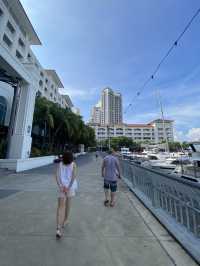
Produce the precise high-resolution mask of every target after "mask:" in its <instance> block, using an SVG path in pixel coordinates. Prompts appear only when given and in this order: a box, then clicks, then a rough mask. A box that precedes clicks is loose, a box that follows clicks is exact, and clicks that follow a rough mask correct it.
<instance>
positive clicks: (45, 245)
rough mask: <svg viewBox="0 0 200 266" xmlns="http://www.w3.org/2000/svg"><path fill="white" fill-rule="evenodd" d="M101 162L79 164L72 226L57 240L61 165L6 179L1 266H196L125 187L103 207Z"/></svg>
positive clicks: (1, 189) (2, 181) (0, 184)
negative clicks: (57, 176)
mask: <svg viewBox="0 0 200 266" xmlns="http://www.w3.org/2000/svg"><path fill="white" fill-rule="evenodd" d="M100 164H101V159H100V158H99V159H98V162H96V159H95V158H94V156H91V155H87V156H84V157H82V158H80V159H78V165H79V174H78V176H79V177H78V178H79V193H78V195H77V196H76V197H75V198H74V200H73V208H72V212H71V217H70V218H71V219H70V224H69V225H68V227H67V228H66V229H65V234H64V237H63V238H62V239H61V240H59V241H58V240H56V239H55V213H56V204H57V201H56V200H57V199H56V192H55V190H56V185H55V181H54V178H53V172H54V170H55V169H54V167H55V166H53V165H52V166H47V167H43V168H39V169H36V170H32V171H27V172H24V173H21V174H20V173H18V174H14V173H10V174H8V173H6V175H4V176H1V177H0V265H1V266H14V265H15V266H32V265H33V266H61V265H62V266H63V265H69V266H132V265H136V266H172V265H178V266H188V265H190V266H195V265H196V264H195V262H194V261H193V260H192V259H191V258H190V257H189V256H188V255H187V254H186V253H185V251H184V250H183V249H182V248H181V247H180V246H179V245H178V244H177V242H176V241H174V239H173V238H172V237H170V236H169V235H168V233H167V232H166V231H165V229H164V228H163V227H162V226H161V225H160V224H159V223H158V222H157V221H156V220H155V219H154V218H153V217H152V215H151V214H150V213H149V212H148V211H147V210H146V209H145V208H144V207H143V205H142V204H141V203H140V202H139V201H138V200H137V199H136V198H135V197H134V195H133V194H132V193H131V192H129V191H128V189H127V188H126V186H125V185H123V184H120V191H119V193H118V196H117V197H118V202H117V205H116V207H115V208H113V209H112V208H105V207H104V206H103V204H102V203H103V189H102V178H101V177H100Z"/></svg>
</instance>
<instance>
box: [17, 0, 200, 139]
mask: <svg viewBox="0 0 200 266" xmlns="http://www.w3.org/2000/svg"><path fill="white" fill-rule="evenodd" d="M21 2H22V4H23V6H24V8H25V10H26V11H27V14H28V15H29V17H30V20H31V22H32V23H33V25H34V27H35V29H36V31H37V33H38V35H39V37H40V39H41V41H42V43H43V46H41V47H39V46H38V47H34V49H33V50H34V52H35V53H36V55H37V56H38V58H39V60H40V62H41V64H42V65H43V66H44V67H46V68H54V69H56V70H57V72H58V74H59V75H60V77H61V79H62V81H63V83H64V85H65V88H66V93H68V94H69V95H70V96H71V98H72V100H73V102H74V104H75V105H76V106H77V107H79V108H80V109H81V114H82V115H83V117H84V119H85V121H87V120H88V119H89V114H90V109H91V107H92V105H94V104H96V103H97V101H98V99H99V97H100V93H101V89H102V88H103V87H105V86H110V87H112V88H113V89H114V90H118V91H120V92H121V93H122V95H123V105H124V108H125V107H126V106H127V105H128V104H129V102H130V100H131V99H132V98H134V96H135V95H136V93H137V91H138V87H140V86H141V84H142V83H143V82H144V80H145V79H146V78H147V77H149V76H150V75H151V73H152V71H153V70H154V68H155V66H156V64H158V62H159V61H160V59H161V57H162V56H163V55H164V54H165V53H166V51H167V50H168V48H169V47H170V45H171V44H172V43H173V41H174V40H175V39H176V38H177V36H178V35H179V34H180V33H181V31H182V30H183V28H184V27H185V25H186V24H187V22H188V21H189V19H190V18H191V17H192V16H193V14H194V13H195V12H196V10H197V9H198V8H199V7H200V2H199V0H192V1H188V0H176V1H174V0H166V1H163V0H151V1H149V0H137V1H136V0H59V1H54V0H45V1H35V0H21ZM199 29H200V16H199V17H197V19H196V20H195V21H194V23H193V24H192V26H191V28H190V29H189V31H188V32H187V33H186V34H185V35H184V37H183V39H182V40H181V43H180V44H179V45H178V47H177V48H176V49H175V50H174V51H173V52H172V54H171V56H170V57H169V58H168V59H167V60H166V62H165V64H164V65H163V66H162V68H161V69H160V71H159V73H158V74H157V76H156V79H155V80H153V81H152V82H151V83H150V84H149V85H148V86H147V87H146V88H145V89H144V91H143V93H142V94H141V96H140V97H139V98H137V100H136V101H135V102H134V104H133V107H132V108H130V109H129V111H128V112H127V113H126V114H125V115H124V121H125V122H130V123H146V122H149V121H150V120H152V119H155V118H157V117H159V116H160V111H159V107H158V103H157V99H156V93H155V91H156V90H157V89H159V90H160V93H161V97H162V101H163V105H164V111H165V116H166V117H167V118H170V119H174V120H175V128H176V132H175V133H176V136H177V137H178V138H179V139H182V140H183V139H194V138H198V137H199V138H200V34H199Z"/></svg>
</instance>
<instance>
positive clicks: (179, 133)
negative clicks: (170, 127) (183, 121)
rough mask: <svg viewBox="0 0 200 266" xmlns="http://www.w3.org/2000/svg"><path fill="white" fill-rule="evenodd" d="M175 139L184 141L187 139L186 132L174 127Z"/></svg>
mask: <svg viewBox="0 0 200 266" xmlns="http://www.w3.org/2000/svg"><path fill="white" fill-rule="evenodd" d="M174 140H175V141H183V140H185V134H184V132H183V131H181V130H177V129H174Z"/></svg>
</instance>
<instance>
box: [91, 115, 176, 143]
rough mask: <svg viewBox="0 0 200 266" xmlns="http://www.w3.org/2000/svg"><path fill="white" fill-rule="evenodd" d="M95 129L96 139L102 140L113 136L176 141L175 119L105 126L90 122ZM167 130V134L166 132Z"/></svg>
mask: <svg viewBox="0 0 200 266" xmlns="http://www.w3.org/2000/svg"><path fill="white" fill-rule="evenodd" d="M89 125H90V126H91V127H92V128H93V129H94V130H95V135H96V140H97V141H98V142H101V141H102V140H106V139H108V138H113V137H121V136H125V137H129V138H132V139H133V140H134V141H137V142H150V143H161V142H162V141H165V140H166V137H165V136H167V139H168V141H174V134H173V121H172V120H165V122H164V123H163V121H162V120H161V119H157V120H154V121H152V122H150V123H148V124H121V125H114V126H105V125H100V124H92V123H90V124H89ZM165 132H166V134H165Z"/></svg>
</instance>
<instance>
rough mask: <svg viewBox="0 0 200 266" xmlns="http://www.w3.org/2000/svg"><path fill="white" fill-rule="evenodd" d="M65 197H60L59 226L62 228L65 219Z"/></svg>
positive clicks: (58, 209)
mask: <svg viewBox="0 0 200 266" xmlns="http://www.w3.org/2000/svg"><path fill="white" fill-rule="evenodd" d="M65 201H66V199H65V198H58V208H57V228H61V227H62V226H63V223H64V219H65Z"/></svg>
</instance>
